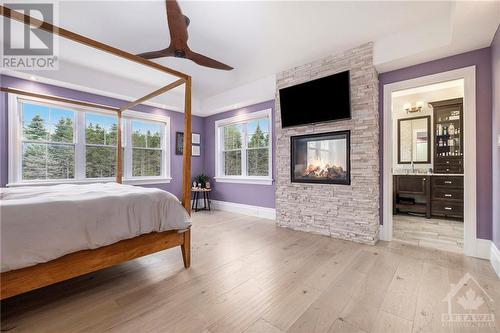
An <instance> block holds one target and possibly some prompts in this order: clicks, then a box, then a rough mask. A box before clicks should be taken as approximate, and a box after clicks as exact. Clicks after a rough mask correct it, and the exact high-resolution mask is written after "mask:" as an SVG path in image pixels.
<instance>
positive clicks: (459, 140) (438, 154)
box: [429, 98, 464, 174]
mask: <svg viewBox="0 0 500 333" xmlns="http://www.w3.org/2000/svg"><path fill="white" fill-rule="evenodd" d="M429 104H431V105H432V108H433V110H434V115H433V116H434V119H433V124H434V126H433V130H434V136H433V137H434V140H433V141H434V156H433V157H434V173H454V174H457V173H458V174H461V173H463V171H464V168H463V99H462V98H455V99H450V100H446V101H438V102H432V103H429Z"/></svg>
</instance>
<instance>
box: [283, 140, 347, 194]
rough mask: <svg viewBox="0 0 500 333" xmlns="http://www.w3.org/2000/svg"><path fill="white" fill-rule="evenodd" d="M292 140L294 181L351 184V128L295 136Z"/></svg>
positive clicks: (292, 173) (292, 174) (292, 172)
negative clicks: (349, 129)
mask: <svg viewBox="0 0 500 333" xmlns="http://www.w3.org/2000/svg"><path fill="white" fill-rule="evenodd" d="M291 141H292V142H291V158H292V161H291V176H292V182H296V183H322V184H344V185H349V184H350V182H351V175H350V172H351V167H350V161H349V159H350V158H349V152H350V131H339V132H330V133H320V134H311V135H300V136H292V137H291Z"/></svg>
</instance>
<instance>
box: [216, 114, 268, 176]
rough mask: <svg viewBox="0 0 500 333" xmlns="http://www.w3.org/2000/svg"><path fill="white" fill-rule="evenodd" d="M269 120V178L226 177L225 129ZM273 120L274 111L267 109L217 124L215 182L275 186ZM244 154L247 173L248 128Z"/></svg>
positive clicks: (227, 119) (244, 167)
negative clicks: (254, 121)
mask: <svg viewBox="0 0 500 333" xmlns="http://www.w3.org/2000/svg"><path fill="white" fill-rule="evenodd" d="M262 118H267V119H268V122H269V151H268V153H269V165H268V176H246V175H242V176H226V175H224V170H223V168H224V163H223V152H222V147H223V143H222V140H223V137H224V135H223V134H224V131H223V128H224V127H225V126H228V125H237V124H242V123H246V122H249V121H251V120H255V119H262ZM272 120H273V118H272V110H271V109H266V110H262V111H257V112H252V113H247V114H243V115H238V116H234V117H230V118H225V119H221V120H217V121H216V122H215V177H214V178H215V181H216V182H220V183H237V184H258V185H272V184H273V159H272V157H273V121H272ZM242 140H243V142H242V154H241V157H242V159H241V168H242V172H246V159H247V157H246V147H247V140H248V138H247V133H246V128H245V126H244V128H243V135H242Z"/></svg>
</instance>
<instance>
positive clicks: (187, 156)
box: [182, 77, 191, 214]
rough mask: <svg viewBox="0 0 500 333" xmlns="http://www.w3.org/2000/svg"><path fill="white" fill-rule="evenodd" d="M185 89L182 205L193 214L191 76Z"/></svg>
mask: <svg viewBox="0 0 500 333" xmlns="http://www.w3.org/2000/svg"><path fill="white" fill-rule="evenodd" d="M185 89H186V91H185V101H184V149H183V156H182V167H183V169H182V205H183V206H184V208H186V210H187V212H188V213H189V214H191V77H188V78H187V79H186V86H185Z"/></svg>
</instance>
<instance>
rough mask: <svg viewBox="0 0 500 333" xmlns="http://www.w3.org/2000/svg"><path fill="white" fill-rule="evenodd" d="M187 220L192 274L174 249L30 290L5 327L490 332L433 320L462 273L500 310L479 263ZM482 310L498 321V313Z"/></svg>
mask: <svg viewBox="0 0 500 333" xmlns="http://www.w3.org/2000/svg"><path fill="white" fill-rule="evenodd" d="M193 220H194V226H193V232H192V235H193V251H192V255H193V257H192V266H191V268H190V269H189V270H185V269H183V266H182V259H181V254H180V249H170V250H166V251H163V252H160V253H157V254H153V255H150V256H147V257H144V258H141V259H137V260H134V261H131V262H128V263H125V264H122V265H119V266H116V267H113V268H110V269H106V270H102V271H99V272H96V273H92V274H88V275H86V276H83V277H79V278H75V279H72V280H70V281H66V282H63V283H60V284H57V285H54V286H50V287H47V288H43V289H41V290H38V291H34V292H30V293H28V294H25V295H21V296H19V297H15V298H12V299H9V300H6V301H4V302H3V303H2V321H1V324H2V330H4V331H9V332H58V333H59V332H183V333H184V332H203V333H218V332H231V333H237V332H245V333H257V332H259V333H260V332H264V333H265V332H267V333H283V332H306V333H309V332H328V333H334V332H361V333H363V332H365V333H366V332H398V333H400V332H415V333H416V332H455V331H456V332H495V330H496V328H495V327H493V328H492V327H488V328H471V329H453V328H449V327H442V325H441V314H442V313H443V312H444V311H446V304H445V303H443V302H442V300H443V298H444V297H445V296H446V294H447V292H448V290H449V287H450V283H456V282H457V281H458V280H459V279H460V278H461V277H462V276H463V275H464V274H465V273H466V272H469V273H470V274H472V276H474V278H476V279H477V281H479V283H480V284H481V285H482V287H483V288H484V289H485V290H486V291H487V292H488V294H489V295H490V296H491V297H492V298H493V300H494V301H495V302H496V304H499V305H500V282H499V281H500V280H498V278H497V277H496V275H495V273H494V271H493V270H492V268H491V267H490V264H489V262H487V261H485V260H478V259H472V258H468V257H464V256H462V255H460V254H456V253H451V252H444V251H438V250H431V249H423V248H417V247H415V246H412V245H408V244H402V243H400V242H391V243H385V242H379V244H378V245H377V246H368V245H360V244H355V243H351V242H347V241H342V240H336V239H331V238H328V237H324V236H319V235H313V234H308V233H303V232H295V231H291V230H287V229H282V228H277V227H276V226H275V225H274V224H273V223H272V221H269V220H264V219H259V218H255V217H248V216H243V215H236V214H231V213H226V212H199V213H196V214H195V215H194V217H193ZM488 309H489V310H488V311H495V314H496V318H500V311H499V310H498V308H497V309H495V308H493V307H491V308H488ZM496 325H497V327H500V323H499V321H498V319H497V323H496ZM496 332H499V331H498V330H496Z"/></svg>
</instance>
